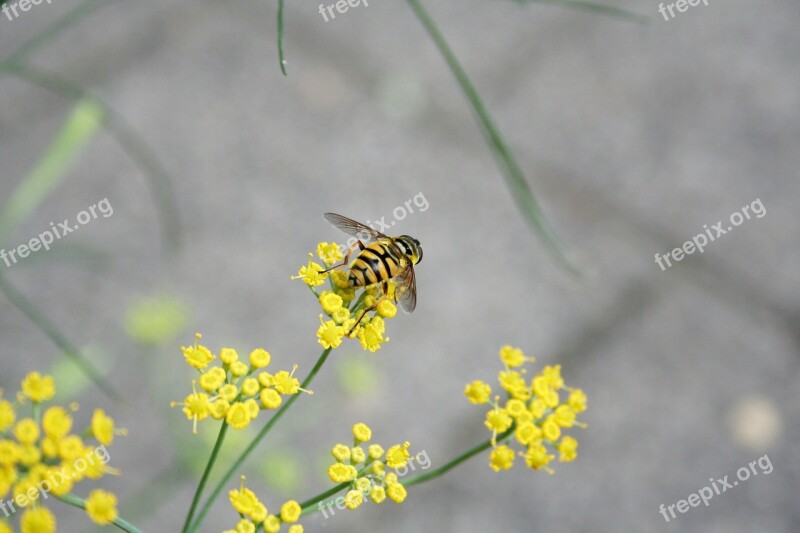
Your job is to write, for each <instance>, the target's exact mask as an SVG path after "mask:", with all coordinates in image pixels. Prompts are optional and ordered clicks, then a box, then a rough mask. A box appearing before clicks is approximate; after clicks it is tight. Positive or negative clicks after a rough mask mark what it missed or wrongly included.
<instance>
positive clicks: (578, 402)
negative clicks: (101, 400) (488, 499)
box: [0, 389, 586, 427]
mask: <svg viewBox="0 0 800 533" xmlns="http://www.w3.org/2000/svg"><path fill="white" fill-rule="evenodd" d="M567 403H568V404H569V406H570V407H571V408H572V410H573V411H575V412H576V413H582V412H584V411H585V410H586V394H584V392H583V391H582V390H581V389H573V390H572V392H570V393H569V398H568V399H567ZM0 427H1V425H0Z"/></svg>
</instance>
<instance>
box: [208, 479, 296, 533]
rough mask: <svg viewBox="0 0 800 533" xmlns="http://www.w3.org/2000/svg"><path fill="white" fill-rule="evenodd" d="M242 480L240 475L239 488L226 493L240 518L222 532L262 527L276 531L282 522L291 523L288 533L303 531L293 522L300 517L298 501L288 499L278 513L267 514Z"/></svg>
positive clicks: (251, 531) (238, 532)
mask: <svg viewBox="0 0 800 533" xmlns="http://www.w3.org/2000/svg"><path fill="white" fill-rule="evenodd" d="M244 481H245V478H244V476H242V484H241V486H240V487H239V489H238V490H232V491H230V492H229V493H228V499H229V500H230V502H231V506H233V509H234V510H235V511H236V512H237V513H239V516H240V517H241V519H240V520H239V522H238V523H237V524H236V527H235V528H234V529H231V530H228V531H225V532H223V533H255V532H256V531H261V529H262V528H263V530H264V531H266V533H278V531H280V530H281V525H282V524H293V525H291V526H289V530H288V533H303V526H301V525H300V524H296V523H295V522H297V521H298V520H299V519H300V513H301V512H302V509H301V508H300V504H299V503H297V502H296V501H294V500H289V501H287V502H286V503H284V504H283V505H282V506H281V508H280V512H279V513H277V514H269V511H268V510H267V508H266V507H265V506H264V504H263V503H261V502H260V501H259V500H258V497H257V496H256V495H255V493H254V492H253V491H252V490H250V489H248V488H247V487H245V486H244Z"/></svg>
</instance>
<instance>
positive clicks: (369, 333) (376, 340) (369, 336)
mask: <svg viewBox="0 0 800 533" xmlns="http://www.w3.org/2000/svg"><path fill="white" fill-rule="evenodd" d="M376 318H380V317H376ZM358 340H359V342H361V347H362V348H363V349H365V350H368V351H370V352H376V351H378V350H380V349H381V343H383V342H385V341H384V338H383V334H382V333H381V331H380V329H379V326H378V325H376V324H374V323H372V322H371V321H370V323H369V324H367V325H365V326H363V327H361V328H359V330H358Z"/></svg>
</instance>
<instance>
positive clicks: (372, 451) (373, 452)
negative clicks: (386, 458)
mask: <svg viewBox="0 0 800 533" xmlns="http://www.w3.org/2000/svg"><path fill="white" fill-rule="evenodd" d="M367 453H368V454H369V458H370V459H380V458H381V457H383V448H382V447H381V445H380V444H371V445H370V446H369V448H367Z"/></svg>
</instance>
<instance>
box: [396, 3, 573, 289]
mask: <svg viewBox="0 0 800 533" xmlns="http://www.w3.org/2000/svg"><path fill="white" fill-rule="evenodd" d="M407 1H408V4H409V5H410V6H411V9H412V10H413V11H414V14H415V15H416V16H417V18H418V19H419V21H420V23H422V26H423V27H424V28H425V30H426V31H427V32H428V35H429V36H430V37H431V39H433V42H434V43H435V44H436V47H437V48H438V49H439V52H440V53H441V54H442V57H444V60H445V62H446V63H447V66H448V67H450V70H451V71H452V72H453V75H454V76H455V78H456V80H457V81H458V84H459V85H460V86H461V90H462V91H464V95H465V96H466V97H467V100H468V101H469V103H470V105H471V106H472V109H473V111H475V115H476V116H477V118H478V125H479V126H480V127H481V131H482V132H483V134H484V137H485V138H486V141H487V143H488V144H489V147H490V148H491V149H492V151H493V152H494V155H495V157H496V159H497V162H498V163H499V166H500V170H501V171H502V173H503V175H504V177H505V179H506V184H507V186H508V188H509V189H510V191H511V195H512V197H513V198H514V201H515V202H516V203H517V207H518V208H519V210H520V212H521V213H522V214H523V215H524V216H525V219H526V220H527V222H528V223H529V224H530V225H531V226H532V227H533V229H534V231H536V232H537V233H538V234H539V237H541V238H542V240H543V241H544V242H545V244H546V245H547V247H548V249H549V251H550V252H551V253H552V254H553V255H554V256H555V257H556V259H558V261H559V262H560V264H561V265H562V266H563V267H564V268H566V269H567V270H568V271H570V272H571V273H572V274H574V275H577V274H578V271H577V270H576V269H575V267H573V266H572V265H571V264H570V262H569V260H568V259H567V257H566V255H565V252H564V247H563V245H562V244H561V241H560V240H559V238H558V236H557V235H556V233H555V231H553V228H552V227H551V226H550V223H549V222H548V221H547V219H546V218H545V216H544V212H543V211H542V208H541V207H540V206H539V202H538V201H537V200H536V197H535V196H534V195H533V191H532V190H531V188H530V185H528V181H527V179H526V178H525V173H524V172H523V171H522V167H520V165H519V163H518V162H517V159H516V157H515V156H514V153H513V152H512V151H511V148H510V147H509V146H508V143H507V142H506V141H505V139H504V138H503V136H502V134H501V133H500V130H499V129H498V128H497V126H496V125H495V123H494V119H492V116H491V115H490V114H489V111H488V109H487V108H486V105H485V104H484V103H483V100H482V99H481V97H480V95H479V94H478V90H477V89H476V88H475V86H474V85H473V84H472V81H471V80H470V79H469V76H467V73H466V71H465V70H464V68H463V67H462V66H461V63H459V61H458V58H457V57H456V55H455V53H453V50H452V49H451V48H450V45H448V44H447V40H445V38H444V35H442V32H441V31H440V30H439V28H438V26H437V25H436V22H434V20H433V19H432V18H431V16H430V14H428V12H427V11H426V10H425V8H424V7H423V6H422V4H421V3H420V1H419V0H407Z"/></svg>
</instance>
